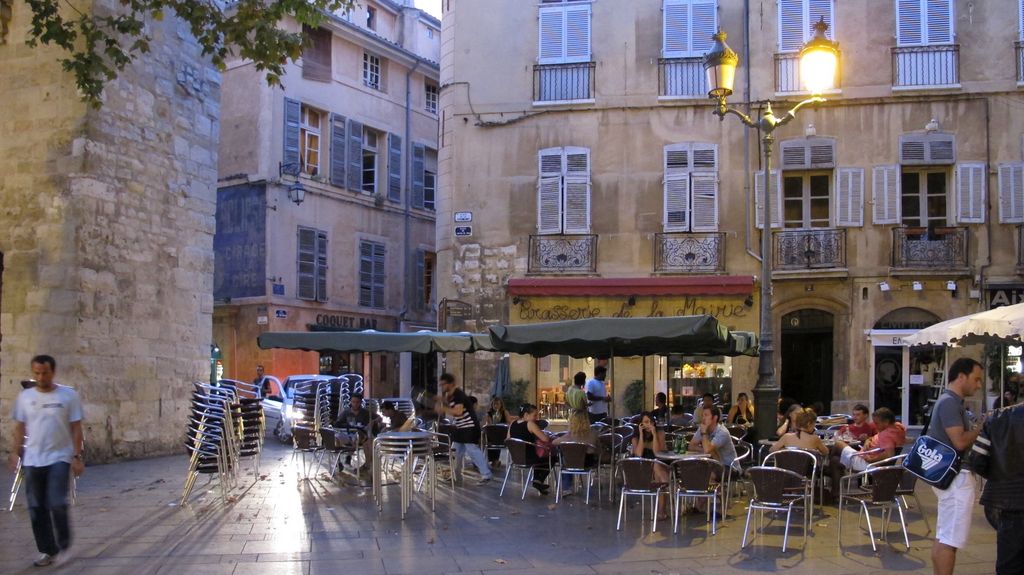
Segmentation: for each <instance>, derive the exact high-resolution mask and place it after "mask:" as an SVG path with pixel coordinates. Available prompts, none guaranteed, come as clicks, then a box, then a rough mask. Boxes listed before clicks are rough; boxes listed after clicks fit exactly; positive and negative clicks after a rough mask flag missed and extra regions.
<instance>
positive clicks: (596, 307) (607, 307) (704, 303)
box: [515, 296, 752, 321]
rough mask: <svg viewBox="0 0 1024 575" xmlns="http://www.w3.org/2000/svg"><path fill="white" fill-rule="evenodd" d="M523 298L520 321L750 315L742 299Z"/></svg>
mask: <svg viewBox="0 0 1024 575" xmlns="http://www.w3.org/2000/svg"><path fill="white" fill-rule="evenodd" d="M574 299H579V298H524V299H523V301H521V302H520V303H519V304H518V305H517V306H516V308H517V309H516V311H515V315H516V316H517V317H518V319H519V320H520V321H562V320H571V319H589V318H593V317H674V316H681V315H703V314H707V315H711V316H714V317H715V318H716V319H719V320H730V319H737V318H745V317H748V316H750V314H751V309H752V308H749V307H747V306H745V305H743V302H742V301H732V300H728V299H723V298H699V297H693V296H684V297H668V298H645V299H644V300H642V301H640V302H637V303H636V304H634V305H629V303H628V301H622V299H620V298H584V299H583V301H581V302H580V303H576V302H575V301H573V300H574Z"/></svg>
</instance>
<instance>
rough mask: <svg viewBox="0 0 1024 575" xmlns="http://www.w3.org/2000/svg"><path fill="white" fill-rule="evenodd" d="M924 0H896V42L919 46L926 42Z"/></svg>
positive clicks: (901, 44)
mask: <svg viewBox="0 0 1024 575" xmlns="http://www.w3.org/2000/svg"><path fill="white" fill-rule="evenodd" d="M921 2H922V0H896V44H897V45H899V46H918V45H921V44H923V43H924V40H925V37H924V14H923V13H922V12H921Z"/></svg>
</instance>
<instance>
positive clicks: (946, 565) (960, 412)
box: [915, 357, 984, 575]
mask: <svg viewBox="0 0 1024 575" xmlns="http://www.w3.org/2000/svg"><path fill="white" fill-rule="evenodd" d="M948 381H949V385H948V386H947V387H946V391H944V392H943V393H942V395H941V396H940V397H939V399H938V401H936V402H935V406H934V407H933V408H932V417H931V422H930V423H929V424H928V431H927V436H928V437H931V438H932V439H935V440H936V441H938V442H940V443H943V444H945V445H948V446H950V447H952V448H953V449H954V450H956V453H957V455H958V456H959V458H963V456H964V453H966V452H967V451H968V450H969V449H970V448H971V445H972V444H973V443H974V440H975V439H977V437H978V434H979V433H980V432H981V425H982V423H984V421H983V420H984V417H982V421H979V422H978V423H977V425H975V424H974V423H973V422H972V421H971V418H970V416H969V415H968V413H967V409H966V408H965V407H964V398H966V397H970V396H972V395H974V394H975V393H976V392H977V391H978V390H979V389H981V386H982V385H983V382H984V370H983V369H982V366H981V364H980V363H978V362H977V361H976V360H973V359H971V358H967V357H963V358H960V359H958V360H956V361H954V362H953V365H951V366H950V367H949V379H948ZM917 446H918V444H915V448H917ZM925 467H927V464H926V465H925ZM974 488H975V479H974V475H973V473H971V470H970V469H966V468H963V469H961V470H960V472H959V473H957V474H956V476H955V478H953V480H952V482H951V483H950V484H949V486H948V487H946V488H945V489H941V488H939V487H936V486H934V485H933V486H932V490H933V491H934V492H935V497H936V498H937V499H938V503H937V508H938V517H937V519H936V522H935V542H934V543H933V544H932V572H933V573H935V575H952V573H953V567H954V566H955V565H956V551H957V549H961V548H963V547H964V546H966V545H967V536H968V533H969V531H970V526H971V511H972V510H973V508H974V502H975V498H974Z"/></svg>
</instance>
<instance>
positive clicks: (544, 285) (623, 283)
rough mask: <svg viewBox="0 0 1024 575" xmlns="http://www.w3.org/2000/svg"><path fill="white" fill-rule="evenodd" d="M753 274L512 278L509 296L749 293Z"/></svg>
mask: <svg viewBox="0 0 1024 575" xmlns="http://www.w3.org/2000/svg"><path fill="white" fill-rule="evenodd" d="M753 291H754V276H702V277H653V278H652V277H645V278H582V277H576V278H513V279H510V280H508V295H510V296H517V295H519V296H526V295H532V296H625V297H629V296H651V295H660V296H671V295H750V294H751V293H753Z"/></svg>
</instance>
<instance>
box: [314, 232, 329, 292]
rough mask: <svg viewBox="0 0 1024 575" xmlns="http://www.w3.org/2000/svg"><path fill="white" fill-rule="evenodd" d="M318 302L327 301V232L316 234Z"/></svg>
mask: <svg viewBox="0 0 1024 575" xmlns="http://www.w3.org/2000/svg"><path fill="white" fill-rule="evenodd" d="M316 300H317V301H327V232H319V231H318V232H317V233H316Z"/></svg>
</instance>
